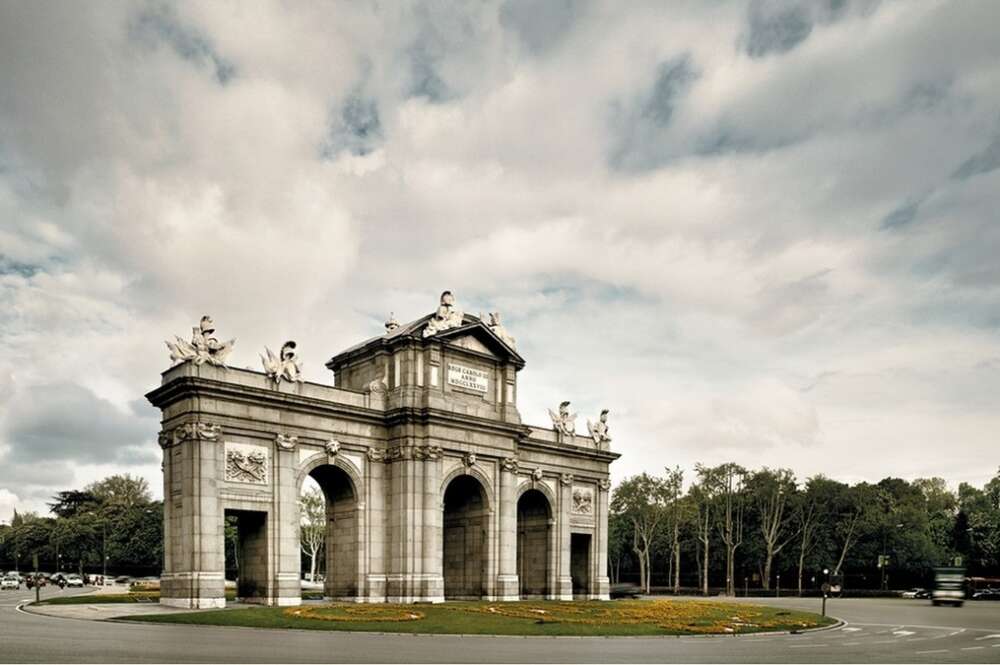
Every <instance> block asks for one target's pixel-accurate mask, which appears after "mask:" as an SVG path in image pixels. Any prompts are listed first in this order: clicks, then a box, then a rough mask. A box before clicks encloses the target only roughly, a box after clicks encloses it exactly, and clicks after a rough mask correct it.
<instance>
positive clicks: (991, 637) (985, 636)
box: [976, 634, 1000, 642]
mask: <svg viewBox="0 0 1000 665" xmlns="http://www.w3.org/2000/svg"><path fill="white" fill-rule="evenodd" d="M998 637H1000V634H993V635H983V636H982V637H977V638H976V641H977V642H978V641H979V640H995V639H996V638H998Z"/></svg>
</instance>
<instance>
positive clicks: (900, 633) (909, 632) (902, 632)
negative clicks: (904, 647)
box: [892, 630, 916, 637]
mask: <svg viewBox="0 0 1000 665" xmlns="http://www.w3.org/2000/svg"><path fill="white" fill-rule="evenodd" d="M892 634H893V635H898V636H899V637H906V636H907V635H916V633H915V632H913V631H912V630H894V631H892Z"/></svg>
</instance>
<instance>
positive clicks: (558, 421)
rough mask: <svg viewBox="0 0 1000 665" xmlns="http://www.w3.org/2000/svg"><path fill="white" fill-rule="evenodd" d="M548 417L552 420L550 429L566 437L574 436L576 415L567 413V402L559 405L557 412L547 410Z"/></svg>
mask: <svg viewBox="0 0 1000 665" xmlns="http://www.w3.org/2000/svg"><path fill="white" fill-rule="evenodd" d="M549 417H550V418H552V428H553V429H555V431H557V432H561V433H562V434H565V435H567V436H573V435H574V434H576V414H575V413H572V414H571V413H570V412H569V402H563V403H561V404H560V405H559V412H558V413H556V412H555V411H553V410H552V409H549Z"/></svg>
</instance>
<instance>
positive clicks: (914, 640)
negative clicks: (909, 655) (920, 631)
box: [906, 637, 927, 642]
mask: <svg viewBox="0 0 1000 665" xmlns="http://www.w3.org/2000/svg"><path fill="white" fill-rule="evenodd" d="M926 639H927V638H926V637H911V638H910V639H908V640H906V641H907V642H923V641H924V640H926Z"/></svg>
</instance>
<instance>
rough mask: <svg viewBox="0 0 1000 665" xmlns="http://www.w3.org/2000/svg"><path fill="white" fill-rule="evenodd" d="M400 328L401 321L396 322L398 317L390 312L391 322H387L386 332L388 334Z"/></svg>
mask: <svg viewBox="0 0 1000 665" xmlns="http://www.w3.org/2000/svg"><path fill="white" fill-rule="evenodd" d="M398 327H399V321H397V320H396V317H395V316H394V315H393V313H392V312H389V320H388V321H386V322H385V331H386V332H387V333H391V332H392V331H393V330H395V329H396V328H398Z"/></svg>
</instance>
